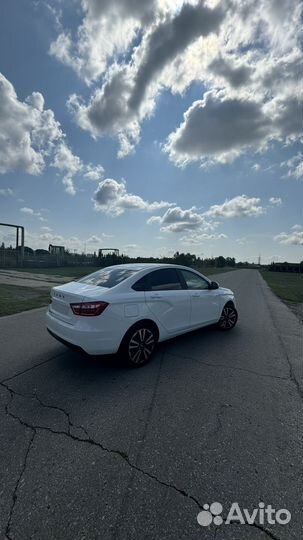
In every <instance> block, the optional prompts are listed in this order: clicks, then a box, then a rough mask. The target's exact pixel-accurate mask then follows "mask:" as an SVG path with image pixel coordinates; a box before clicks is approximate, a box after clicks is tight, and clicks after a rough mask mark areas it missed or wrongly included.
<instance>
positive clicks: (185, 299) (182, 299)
mask: <svg viewBox="0 0 303 540" xmlns="http://www.w3.org/2000/svg"><path fill="white" fill-rule="evenodd" d="M145 302H146V305H147V307H148V309H149V310H150V312H151V314H152V316H153V317H155V321H156V322H157V324H158V325H159V323H160V324H162V325H163V326H164V329H165V331H166V332H167V334H168V335H169V334H174V335H177V334H178V333H179V332H183V331H184V330H185V331H187V330H188V328H189V327H190V314H191V302H190V297H189V291H188V290H176V291H146V292H145Z"/></svg>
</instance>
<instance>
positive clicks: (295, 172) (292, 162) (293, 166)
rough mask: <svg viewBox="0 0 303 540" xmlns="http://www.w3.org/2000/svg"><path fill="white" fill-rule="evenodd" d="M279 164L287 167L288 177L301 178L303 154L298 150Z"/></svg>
mask: <svg viewBox="0 0 303 540" xmlns="http://www.w3.org/2000/svg"><path fill="white" fill-rule="evenodd" d="M281 166H287V167H288V169H289V170H288V173H287V176H288V177H290V178H295V179H296V180H303V154H302V152H299V153H298V154H296V155H295V156H293V157H292V158H290V159H289V160H288V161H284V162H282V163H281Z"/></svg>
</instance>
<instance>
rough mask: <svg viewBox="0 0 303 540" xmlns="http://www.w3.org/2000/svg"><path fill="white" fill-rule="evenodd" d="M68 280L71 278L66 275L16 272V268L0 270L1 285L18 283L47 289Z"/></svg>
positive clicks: (23, 285)
mask: <svg viewBox="0 0 303 540" xmlns="http://www.w3.org/2000/svg"><path fill="white" fill-rule="evenodd" d="M68 281H73V278H72V277H68V276H64V277H62V276H56V275H51V276H48V275H46V274H36V273H30V272H18V271H17V270H0V284H2V285H18V286H22V287H31V288H34V289H35V288H38V289H41V288H47V289H49V288H51V287H54V286H55V285H62V284H63V283H67V282H68Z"/></svg>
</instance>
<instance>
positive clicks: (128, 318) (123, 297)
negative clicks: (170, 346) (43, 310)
mask: <svg viewBox="0 0 303 540" xmlns="http://www.w3.org/2000/svg"><path fill="white" fill-rule="evenodd" d="M237 318H238V314H237V310H236V306H235V299H234V294H233V292H232V291H231V290H229V289H225V288H223V287H219V285H218V283H216V282H215V281H210V280H209V279H208V278H207V277H205V276H203V275H202V274H200V273H199V272H197V271H196V270H192V269H191V268H187V267H185V266H178V265H173V264H121V265H116V266H110V267H107V268H103V269H100V270H98V271H97V272H94V273H93V274H90V275H88V276H86V277H84V278H82V279H80V280H79V281H72V282H70V283H67V284H65V285H60V286H58V287H53V289H52V291H51V303H50V305H49V308H48V311H47V329H48V331H49V332H50V333H51V334H52V335H53V336H54V337H55V338H57V339H58V340H59V341H61V342H63V343H65V344H66V345H74V346H77V347H80V348H81V349H83V350H84V351H85V352H86V353H88V354H93V355H97V354H112V353H117V352H121V353H122V354H123V357H124V358H125V360H126V361H127V363H128V364H129V365H131V366H133V367H139V366H142V365H144V364H146V363H147V362H148V361H149V360H150V358H151V356H152V354H153V352H154V349H155V346H156V344H157V342H159V341H164V340H166V339H170V338H172V337H175V336H178V335H180V334H184V333H186V332H189V331H191V330H195V329H196V328H201V327H203V326H207V325H210V324H214V323H216V324H217V325H218V327H219V328H220V329H222V330H230V329H232V328H233V327H234V326H235V324H236V322H237Z"/></svg>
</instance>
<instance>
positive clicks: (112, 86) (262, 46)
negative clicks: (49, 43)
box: [53, 0, 303, 165]
mask: <svg viewBox="0 0 303 540" xmlns="http://www.w3.org/2000/svg"><path fill="white" fill-rule="evenodd" d="M210 7H211V8H212V9H210ZM82 8H83V13H84V18H83V21H82V23H81V25H80V27H79V28H78V32H77V34H76V35H74V36H72V34H71V33H68V31H64V32H63V33H62V34H61V36H59V41H60V40H61V41H62V44H61V45H60V43H59V41H58V51H59V52H58V51H57V52H58V54H57V53H56V51H55V50H53V53H54V54H57V57H59V58H61V60H62V61H63V62H64V63H66V64H69V65H71V66H72V67H73V69H75V71H76V72H77V73H78V74H79V75H80V76H81V77H82V78H83V79H84V80H86V81H87V82H88V83H89V82H91V81H92V80H94V81H96V80H97V79H100V78H101V75H102V84H101V86H99V88H97V90H94V91H93V92H92V95H91V96H90V98H89V99H88V100H83V99H81V98H80V97H79V96H76V95H73V96H71V97H70V99H69V108H70V110H71V111H72V112H73V115H74V118H75V120H76V121H77V123H78V124H79V125H80V126H81V127H82V128H83V129H85V130H87V131H89V132H90V133H91V134H92V136H94V137H99V136H105V135H107V136H115V137H116V138H117V139H118V141H119V144H120V150H119V156H120V157H123V156H124V155H126V154H127V153H129V152H131V151H133V150H134V148H135V146H136V144H137V143H138V141H139V139H140V126H141V123H142V121H143V120H145V119H146V118H149V117H150V116H151V115H152V113H153V111H154V110H155V107H156V105H157V99H156V98H157V97H158V95H159V94H160V93H161V92H163V91H165V90H170V91H171V92H172V93H180V94H184V93H185V91H186V90H187V88H188V87H189V86H190V85H191V84H192V83H193V82H194V81H199V82H200V83H202V84H203V86H204V87H205V88H206V89H207V92H206V93H205V94H204V96H203V97H202V98H201V99H200V100H198V101H196V102H195V103H193V104H192V105H191V107H189V109H188V111H187V112H186V113H185V117H184V122H183V124H181V126H179V128H177V129H176V130H175V131H174V132H173V133H172V134H171V135H170V137H168V139H167V141H166V145H165V148H166V150H167V151H168V153H169V155H170V158H171V159H172V160H173V161H174V162H175V163H176V164H177V165H180V164H182V165H184V164H186V163H188V162H190V161H195V160H196V161H201V162H202V163H204V162H207V163H213V162H216V161H221V162H230V161H232V160H234V159H236V158H237V157H238V156H240V155H241V154H242V153H244V152H247V151H253V152H256V151H260V150H264V149H266V147H267V144H268V143H269V142H270V141H278V142H279V143H280V142H287V143H288V144H290V143H291V142H294V141H296V140H298V139H299V138H300V136H301V133H302V125H301V124H302V123H301V122H300V110H299V102H300V99H302V92H301V90H300V84H299V82H300V78H301V75H300V73H302V66H303V53H302V49H301V44H300V39H301V25H300V14H301V10H302V6H301V2H300V1H299V0H286V1H285V2H280V1H279V2H277V0H256V1H255V2H252V1H251V0H242V1H241V2H240V3H239V2H238V1H236V0H229V1H228V2H223V1H221V2H216V1H210V0H209V1H208V2H204V3H202V2H196V1H194V0H193V1H188V2H185V1H183V0H179V1H178V2H173V1H170V0H167V1H164V0H158V1H157V2H156V1H155V0H154V1H152V2H142V1H141V2H139V1H138V0H127V1H126V0H124V1H123V0H113V1H112V2H109V1H108V0H106V1H105V0H103V1H102V2H100V1H98V0H85V1H84V0H83V1H82ZM121 25H122V26H121ZM123 25H130V27H128V29H129V32H128V33H127V32H125V31H122V30H121V29H123V30H125V29H126V28H127V26H123ZM113 29H114V31H113ZM116 31H117V33H116ZM119 34H121V36H123V39H124V41H123V42H122V41H119ZM109 35H110V38H111V39H110V40H108V36H109ZM281 35H282V36H283V39H281ZM134 36H136V40H135V42H134ZM102 39H103V42H102V46H100V43H101V40H102ZM121 39H122V38H121V37H120V40H121ZM134 43H135V46H134ZM54 46H57V45H54ZM60 51H61V52H60ZM121 53H123V54H121ZM301 86H302V85H301ZM206 125H207V127H209V131H210V136H209V137H208V132H207V128H206V127H205V126H206Z"/></svg>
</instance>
